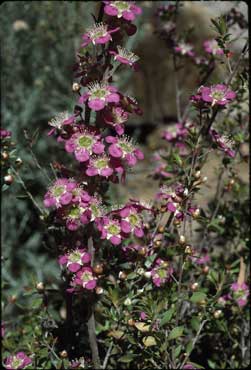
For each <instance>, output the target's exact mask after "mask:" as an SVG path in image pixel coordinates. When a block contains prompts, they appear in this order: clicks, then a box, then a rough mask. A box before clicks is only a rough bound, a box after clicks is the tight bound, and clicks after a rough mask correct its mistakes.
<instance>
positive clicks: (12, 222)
mask: <svg viewBox="0 0 251 370" xmlns="http://www.w3.org/2000/svg"><path fill="white" fill-rule="evenodd" d="M99 3H100V2H94V1H91V2H88V1H82V2H81V1H78V2H77V1H42V2H41V1H32V2H30V1H10V2H4V3H3V4H2V5H1V13H0V21H1V31H0V32H1V44H2V53H1V65H2V69H1V92H2V104H1V108H2V109H1V121H2V127H3V128H5V129H8V130H11V131H12V135H13V141H14V142H16V143H17V155H18V157H20V158H21V159H22V160H23V163H24V164H23V167H22V169H21V170H20V175H21V177H22V179H23V181H24V183H25V185H26V187H27V188H28V189H29V191H30V192H31V194H32V195H33V196H34V198H35V199H36V200H37V202H38V203H39V204H40V205H42V198H43V195H44V193H45V191H46V187H47V186H48V179H47V177H46V176H45V174H44V172H43V171H41V170H39V168H38V165H36V164H35V163H34V158H33V154H32V153H31V152H30V147H29V140H27V135H28V137H30V138H31V140H32V142H33V147H32V150H33V152H34V154H35V156H36V157H37V159H38V162H39V165H41V167H42V168H47V169H48V170H50V163H52V162H53V161H54V160H58V159H60V162H61V163H67V161H69V156H67V155H66V154H65V153H64V150H63V149H62V148H60V147H59V145H58V144H57V142H56V141H55V139H53V138H52V137H48V136H47V132H48V121H49V120H50V119H51V118H52V117H54V116H55V115H56V114H57V113H59V112H61V111H64V110H69V111H70V112H71V111H72V110H73V107H74V105H75V96H74V94H73V93H72V91H71V86H72V82H73V71H72V66H73V64H74V62H75V56H76V53H77V50H78V47H79V45H80V42H81V35H82V34H83V33H84V31H85V30H86V28H87V27H88V26H90V25H91V24H92V23H93V20H92V17H91V14H92V13H93V14H94V13H95V12H96V11H97V9H96V8H97V6H98V5H99ZM140 3H141V4H140V5H141V6H142V8H143V15H142V16H141V17H139V18H140V19H139V20H138V23H137V26H138V31H137V33H136V35H135V36H134V37H131V38H130V39H129V40H128V44H127V48H129V49H132V50H133V51H134V52H135V53H136V54H138V55H139V56H140V58H141V59H140V71H139V72H137V73H133V75H132V72H131V70H130V69H125V70H124V71H123V72H122V73H120V74H119V76H115V80H114V83H115V84H116V85H117V86H118V87H119V89H121V91H123V92H124V93H128V94H129V95H131V96H135V97H136V98H137V100H138V102H139V104H140V106H141V107H142V109H143V111H144V114H143V115H142V116H137V117H135V118H132V119H131V120H130V122H129V123H128V129H127V130H128V133H129V134H131V135H133V136H134V138H135V139H136V140H137V141H138V142H139V143H140V145H141V146H142V149H143V151H144V153H145V155H146V159H145V161H144V162H142V164H140V165H139V166H138V167H136V169H135V171H134V173H132V174H130V175H129V176H128V180H127V186H126V187H123V186H121V187H120V189H119V191H118V190H116V191H118V192H117V193H116V194H117V197H118V198H119V200H120V201H122V200H123V199H126V198H128V197H139V198H140V197H141V198H142V197H145V198H147V199H146V200H151V197H152V195H153V193H154V191H155V190H156V188H157V182H154V181H153V180H152V179H151V178H149V177H147V174H149V173H150V171H151V169H152V163H151V161H150V157H151V155H152V153H153V151H154V150H157V149H159V148H160V146H161V145H162V144H161V138H160V133H161V131H162V130H163V128H165V127H166V126H167V125H169V124H172V123H174V122H175V121H176V106H175V93H174V81H173V73H172V67H171V62H170V59H169V57H168V54H167V50H166V48H165V45H164V43H163V41H161V40H159V38H158V37H157V35H156V34H154V22H153V14H154V11H155V8H156V7H157V6H158V5H164V4H167V3H170V2H168V1H142V2H140ZM232 7H236V8H238V9H240V10H241V11H242V13H243V14H245V16H247V5H246V4H245V3H244V2H239V1H237V2H235V1H221V2H219V1H207V2H205V1H201V2H200V1H187V2H183V3H182V7H181V17H180V21H179V25H178V27H179V28H180V30H182V27H185V28H187V27H193V28H194V44H195V45H196V50H197V49H198V52H199V51H200V50H201V48H202V42H203V40H204V39H206V38H210V37H211V36H212V35H213V31H212V30H211V28H210V18H214V17H216V16H218V15H220V14H222V13H223V12H226V11H227V10H228V9H230V8H232ZM242 36H243V35H242ZM241 45H242V41H241V39H240V40H239V41H238V40H237V42H236V43H235V45H234V48H235V50H236V52H238V50H240V47H241ZM217 73H218V76H219V77H224V76H223V75H222V73H223V72H222V71H221V70H220V69H219V71H218V72H217ZM181 80H182V86H183V89H184V94H183V96H182V104H185V102H186V101H187V98H188V96H189V95H190V94H191V93H192V92H193V90H194V88H195V87H196V86H197V85H196V84H197V81H198V76H197V75H196V72H195V70H194V67H193V65H192V64H191V65H188V66H187V69H186V74H185V75H183V76H181ZM215 160H216V163H217V159H215ZM64 161H65V162H64ZM240 172H241V174H242V176H243V179H244V181H247V179H248V173H247V166H246V168H242V169H240ZM210 173H211V176H212V177H213V176H214V171H213V168H211V172H210V171H209V173H208V174H207V176H209V177H210ZM114 191H115V190H114ZM209 193H210V192H209ZM1 206H2V246H3V250H2V254H3V258H4V260H5V263H4V268H3V279H4V281H5V284H6V288H8V291H9V293H10V294H15V295H17V296H18V295H20V294H21V290H22V287H23V286H25V285H29V284H30V281H31V280H34V281H45V282H50V281H51V282H53V281H56V280H57V279H59V278H60V270H59V267H58V265H57V262H56V261H55V259H53V256H51V253H50V252H49V251H48V253H47V251H46V250H45V248H44V243H43V233H44V226H43V223H42V222H41V220H40V219H39V216H38V214H37V212H36V211H35V210H34V206H33V204H32V202H31V201H30V199H29V198H28V197H27V196H26V194H25V192H24V190H23V188H22V187H21V186H20V184H19V183H18V182H17V181H15V182H14V183H13V184H12V185H11V187H10V188H9V189H8V190H6V191H5V192H4V193H3V197H2V205H1Z"/></svg>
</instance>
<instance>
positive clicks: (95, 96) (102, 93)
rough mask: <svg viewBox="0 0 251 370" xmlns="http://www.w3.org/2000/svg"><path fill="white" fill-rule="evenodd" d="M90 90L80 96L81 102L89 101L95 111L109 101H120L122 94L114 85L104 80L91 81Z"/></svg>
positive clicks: (90, 106)
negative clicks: (120, 94)
mask: <svg viewBox="0 0 251 370" xmlns="http://www.w3.org/2000/svg"><path fill="white" fill-rule="evenodd" d="M87 88H88V92H87V93H85V94H84V95H82V96H81V97H80V98H79V103H80V104H83V103H85V102H86V101H87V102H88V107H89V108H91V109H92V110H94V111H100V110H102V109H104V107H105V106H106V105H107V104H109V103H118V102H119V100H120V96H119V94H118V93H117V89H116V87H114V86H109V85H107V84H105V83H102V82H98V81H95V82H91V83H90V84H89V85H88V86H87Z"/></svg>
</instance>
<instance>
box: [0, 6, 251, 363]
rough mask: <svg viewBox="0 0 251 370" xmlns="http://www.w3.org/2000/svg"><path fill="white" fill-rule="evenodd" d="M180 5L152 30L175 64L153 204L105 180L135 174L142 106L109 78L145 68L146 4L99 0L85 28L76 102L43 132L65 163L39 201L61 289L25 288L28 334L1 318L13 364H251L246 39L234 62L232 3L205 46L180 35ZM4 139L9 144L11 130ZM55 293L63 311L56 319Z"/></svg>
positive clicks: (162, 14)
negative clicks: (140, 47)
mask: <svg viewBox="0 0 251 370" xmlns="http://www.w3.org/2000/svg"><path fill="white" fill-rule="evenodd" d="M179 6H180V5H179V3H177V4H176V5H168V6H161V7H159V8H158V10H157V12H156V14H155V21H156V22H155V23H156V33H157V35H159V37H161V38H162V39H163V40H164V41H165V44H166V50H167V57H169V58H172V59H173V65H174V74H175V90H176V102H177V122H174V125H173V126H172V129H171V128H169V127H168V128H167V129H166V130H164V131H163V133H162V140H163V148H161V149H160V150H159V151H158V152H157V153H155V154H154V162H155V164H156V167H155V168H154V170H153V172H152V173H151V174H149V175H150V176H152V177H153V179H155V180H156V181H158V182H159V190H158V191H157V193H156V195H155V197H154V198H153V199H151V201H150V202H149V199H148V200H147V202H145V201H144V200H142V199H140V200H138V199H129V201H128V202H127V203H126V204H120V205H117V202H115V201H114V199H113V198H112V196H111V194H112V193H111V191H110V185H111V184H113V185H114V186H120V184H126V180H127V173H128V171H131V169H132V168H134V167H135V166H137V164H138V162H139V161H142V160H144V155H143V152H142V151H141V150H140V149H139V147H138V145H137V143H135V142H134V141H133V140H132V138H130V137H127V136H126V135H125V127H126V123H127V121H128V120H129V119H130V116H131V115H132V114H142V111H141V110H140V107H139V105H138V102H137V100H136V99H135V98H133V97H131V96H127V95H126V94H125V93H124V92H122V91H119V90H118V88H117V87H116V86H115V84H114V81H113V74H114V72H115V71H117V70H118V69H120V68H131V69H132V70H133V72H134V73H137V71H138V70H139V69H140V60H138V59H139V58H138V57H137V56H136V55H135V54H134V53H132V52H131V51H130V50H126V49H125V48H124V46H123V45H124V44H125V40H126V38H127V37H132V36H133V35H134V33H135V32H136V31H137V28H136V26H135V24H134V23H133V22H134V21H135V20H136V18H137V17H139V16H140V14H141V12H142V10H141V8H140V6H138V5H136V4H135V3H134V2H131V1H130V2H129V1H128V2H127V1H103V2H102V3H100V10H99V14H98V16H97V17H94V24H93V26H92V27H91V28H89V29H88V30H86V32H85V33H84V34H83V35H82V43H81V46H80V48H79V51H78V60H77V63H76V64H75V66H74V76H75V82H74V83H73V91H74V93H75V94H76V105H75V107H74V110H73V112H63V113H61V114H59V115H58V116H56V117H55V118H52V119H51V120H50V122H49V126H50V131H49V132H48V134H49V135H52V136H53V137H54V138H55V139H56V140H57V142H58V145H59V147H61V148H62V149H63V150H65V151H66V152H67V153H68V161H67V163H66V164H57V166H56V167H55V171H54V175H55V179H54V180H53V181H52V182H51V183H50V184H49V185H48V189H47V191H46V192H45V195H44V209H43V210H41V220H43V221H44V223H45V225H46V228H47V230H46V235H49V236H50V238H53V247H52V248H51V249H52V251H51V252H52V253H53V256H54V257H55V259H57V261H58V264H59V266H60V268H61V282H59V284H58V286H59V288H55V287H54V288H53V287H49V286H48V287H47V286H44V284H43V283H42V282H40V283H37V284H36V289H34V290H32V289H31V290H30V291H29V292H28V293H29V294H30V295H31V294H33V295H34V296H35V297H36V299H35V300H33V301H31V304H32V305H33V311H31V313H30V312H29V313H28V308H27V312H26V314H24V320H23V322H24V326H25V327H26V326H27V325H28V324H29V328H30V329H29V330H27V329H23V331H22V330H21V332H20V329H18V330H17V333H15V334H11V333H10V332H9V330H8V323H7V324H6V323H3V326H2V336H3V338H4V339H3V346H4V350H5V352H4V354H5V358H4V360H3V364H4V366H5V368H6V369H22V368H27V369H29V368H30V369H32V368H36V369H50V368H55V369H65V368H95V369H101V368H102V369H105V368H107V369H117V368H121V369H147V368H160V369H166V368H169V369H182V368H183V369H197V368H198V369H199V368H212V369H214V368H222V369H223V368H239V367H241V368H242V367H245V366H247V365H248V363H249V358H248V353H249V351H248V347H249V343H248V329H249V324H248V299H249V287H248V280H247V271H248V260H247V245H248V242H249V235H248V230H249V226H248V211H247V205H246V202H247V199H248V193H247V188H246V186H245V184H244V183H243V181H242V180H241V177H240V176H239V173H238V167H239V166H240V165H241V164H242V162H243V161H245V160H246V156H245V155H244V154H243V144H245V141H246V137H247V116H248V110H247V102H246V99H247V67H246V63H247V60H246V55H247V45H245V46H244V47H243V48H242V50H241V52H240V54H239V55H236V57H235V58H234V55H233V51H232V48H231V47H232V42H233V36H232V34H231V27H232V26H233V25H239V27H241V28H242V27H243V22H242V23H241V22H240V20H241V19H242V18H241V15H240V14H239V13H238V14H237V13H236V12H234V11H233V10H231V12H229V14H227V15H226V16H225V17H222V18H220V19H216V20H212V23H213V26H214V28H215V38H214V39H212V40H205V41H204V43H203V45H201V49H202V50H203V54H202V55H198V54H197V51H196V47H197V45H193V44H192V40H193V37H192V33H191V32H187V34H182V35H180V34H179V33H178V31H177V30H176V21H177V18H178V16H179ZM186 63H193V64H194V65H195V66H196V68H198V76H199V83H198V87H197V89H196V91H194V92H193V93H191V96H190V99H189V101H188V102H187V106H186V107H182V106H181V104H180V97H181V94H182V84H181V81H180V80H179V71H180V69H183V68H186ZM218 64H220V65H224V67H225V78H224V80H222V79H220V80H219V79H218V74H217V73H216V69H217V65H218ZM1 136H2V137H4V140H7V139H8V137H9V136H10V133H9V132H7V131H4V130H2V131H1ZM213 156H217V158H218V159H219V161H218V164H217V166H216V167H217V168H216V172H217V176H216V177H217V180H216V181H215V183H214V184H210V186H211V187H212V191H213V194H214V195H213V198H211V199H210V200H208V197H206V194H207V192H208V179H207V173H206V170H204V166H205V164H207V163H209V164H210V163H211V162H212V161H213V158H214V157H213ZM5 157H6V154H5ZM3 159H4V160H6V158H3ZM12 170H14V171H15V172H12V173H14V175H15V176H19V172H18V170H15V169H14V168H12ZM5 176H6V175H5ZM8 176H10V175H8ZM4 179H5V178H4ZM7 180H8V179H7ZM4 181H5V182H6V179H5V180H4ZM29 196H30V198H31V200H33V201H34V199H33V198H32V196H31V194H29ZM203 197H204V199H205V200H204V201H202V199H203ZM37 295H38V296H39V297H40V298H37ZM55 296H58V298H56V299H55ZM61 297H63V298H64V300H65V309H66V311H65V313H64V314H63V315H62V314H61V320H60V318H57V316H56V311H57V307H58V309H59V303H58V302H59V301H60V300H61V299H62V298H61ZM52 306H53V307H52ZM50 307H51V308H50ZM36 315H37V316H39V317H40V318H41V319H42V323H43V325H42V326H41V327H40V326H38V325H37V323H36V319H35V316H36ZM53 316H54V318H53ZM62 316H64V321H63V320H62ZM32 326H33V327H34V328H33V330H32V329H31V327H32ZM23 337H24V338H25V337H26V338H27V340H25V339H23ZM14 338H15V339H14ZM29 338H30V339H29Z"/></svg>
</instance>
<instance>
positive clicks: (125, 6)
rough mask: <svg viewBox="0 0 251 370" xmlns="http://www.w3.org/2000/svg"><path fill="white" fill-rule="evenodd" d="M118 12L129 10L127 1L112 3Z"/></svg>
mask: <svg viewBox="0 0 251 370" xmlns="http://www.w3.org/2000/svg"><path fill="white" fill-rule="evenodd" d="M112 5H114V6H115V7H116V8H117V9H118V10H119V11H120V12H123V11H124V10H129V9H130V4H128V2H127V1H114V2H113V3H112Z"/></svg>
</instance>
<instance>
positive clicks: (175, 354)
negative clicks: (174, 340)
mask: <svg viewBox="0 0 251 370" xmlns="http://www.w3.org/2000/svg"><path fill="white" fill-rule="evenodd" d="M181 349H182V345H181V344H180V345H179V346H178V347H177V348H175V350H174V357H175V358H177V357H179V354H180V352H181Z"/></svg>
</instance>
